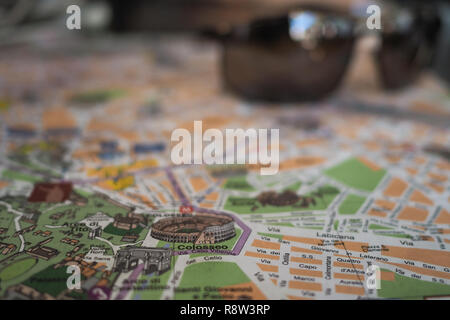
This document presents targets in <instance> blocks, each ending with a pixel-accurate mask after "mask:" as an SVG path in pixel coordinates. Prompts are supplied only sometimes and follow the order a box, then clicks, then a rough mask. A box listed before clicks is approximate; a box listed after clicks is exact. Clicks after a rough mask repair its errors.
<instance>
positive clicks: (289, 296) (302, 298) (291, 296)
mask: <svg viewBox="0 0 450 320" xmlns="http://www.w3.org/2000/svg"><path fill="white" fill-rule="evenodd" d="M287 297H288V298H289V300H314V299H313V298H306V297H297V296H293V295H290V294H288V295H287Z"/></svg>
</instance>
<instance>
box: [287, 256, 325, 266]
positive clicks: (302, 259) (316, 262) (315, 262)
mask: <svg viewBox="0 0 450 320" xmlns="http://www.w3.org/2000/svg"><path fill="white" fill-rule="evenodd" d="M291 261H292V262H300V263H309V264H322V260H318V259H308V258H300V257H292V256H291Z"/></svg>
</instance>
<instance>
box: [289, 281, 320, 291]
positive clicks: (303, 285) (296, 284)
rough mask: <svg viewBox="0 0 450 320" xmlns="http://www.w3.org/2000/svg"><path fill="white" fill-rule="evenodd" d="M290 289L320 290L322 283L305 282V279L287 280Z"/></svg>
mask: <svg viewBox="0 0 450 320" xmlns="http://www.w3.org/2000/svg"><path fill="white" fill-rule="evenodd" d="M289 288H290V289H300V290H311V291H322V284H321V283H317V282H305V281H296V280H291V281H289Z"/></svg>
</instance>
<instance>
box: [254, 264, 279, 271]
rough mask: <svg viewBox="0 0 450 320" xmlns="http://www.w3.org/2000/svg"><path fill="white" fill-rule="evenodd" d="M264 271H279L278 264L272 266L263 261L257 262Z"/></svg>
mask: <svg viewBox="0 0 450 320" xmlns="http://www.w3.org/2000/svg"><path fill="white" fill-rule="evenodd" d="M256 265H257V266H258V267H259V268H260V269H261V270H262V271H267V272H278V266H272V265H270V264H262V263H257V264H256Z"/></svg>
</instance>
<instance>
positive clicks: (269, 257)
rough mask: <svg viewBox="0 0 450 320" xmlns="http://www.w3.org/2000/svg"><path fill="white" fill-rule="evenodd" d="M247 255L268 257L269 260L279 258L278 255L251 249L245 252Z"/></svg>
mask: <svg viewBox="0 0 450 320" xmlns="http://www.w3.org/2000/svg"><path fill="white" fill-rule="evenodd" d="M245 255H246V256H247V257H253V258H261V259H270V260H280V256H275V255H272V254H265V253H258V252H253V251H247V252H246V253H245Z"/></svg>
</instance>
